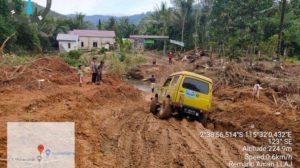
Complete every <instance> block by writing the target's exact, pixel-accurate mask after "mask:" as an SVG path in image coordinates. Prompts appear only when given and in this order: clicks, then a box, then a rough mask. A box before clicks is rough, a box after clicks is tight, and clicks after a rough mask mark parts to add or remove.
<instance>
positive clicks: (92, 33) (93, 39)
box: [69, 30, 116, 50]
mask: <svg viewBox="0 0 300 168" xmlns="http://www.w3.org/2000/svg"><path fill="white" fill-rule="evenodd" d="M69 34H74V35H78V36H79V44H78V49H86V50H91V49H93V48H99V49H101V48H107V49H109V48H110V47H112V46H114V45H115V42H116V40H115V38H116V34H115V32H114V31H104V30H73V31H71V32H69Z"/></svg>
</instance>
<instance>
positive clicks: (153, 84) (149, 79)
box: [143, 75, 156, 93]
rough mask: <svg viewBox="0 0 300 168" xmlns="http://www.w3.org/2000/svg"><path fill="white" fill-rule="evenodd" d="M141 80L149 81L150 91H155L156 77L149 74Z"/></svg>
mask: <svg viewBox="0 0 300 168" xmlns="http://www.w3.org/2000/svg"><path fill="white" fill-rule="evenodd" d="M143 81H149V82H150V83H151V86H150V87H151V92H152V93H154V92H155V85H156V78H155V76H154V75H151V77H150V78H148V79H144V80H143Z"/></svg>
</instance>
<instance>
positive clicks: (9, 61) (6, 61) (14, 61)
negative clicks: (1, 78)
mask: <svg viewBox="0 0 300 168" xmlns="http://www.w3.org/2000/svg"><path fill="white" fill-rule="evenodd" d="M35 58H36V57H32V56H27V55H24V56H11V55H7V56H3V57H2V58H1V57H0V66H17V65H22V64H26V63H28V62H30V61H32V60H34V59H35Z"/></svg>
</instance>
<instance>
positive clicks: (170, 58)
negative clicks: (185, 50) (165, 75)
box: [168, 52, 174, 64]
mask: <svg viewBox="0 0 300 168" xmlns="http://www.w3.org/2000/svg"><path fill="white" fill-rule="evenodd" d="M168 57H169V64H173V57H174V55H173V53H172V52H169V54H168Z"/></svg>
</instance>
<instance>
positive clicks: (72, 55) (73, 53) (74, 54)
mask: <svg viewBox="0 0 300 168" xmlns="http://www.w3.org/2000/svg"><path fill="white" fill-rule="evenodd" d="M80 56H81V52H80V51H77V50H73V51H70V52H69V53H68V57H69V58H71V59H77V60H78V59H79V58H80Z"/></svg>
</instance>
